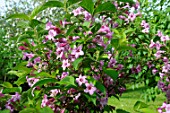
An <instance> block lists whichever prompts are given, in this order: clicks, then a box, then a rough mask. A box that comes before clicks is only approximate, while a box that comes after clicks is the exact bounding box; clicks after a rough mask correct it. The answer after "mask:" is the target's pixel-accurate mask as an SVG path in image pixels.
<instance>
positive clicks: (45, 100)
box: [41, 94, 48, 107]
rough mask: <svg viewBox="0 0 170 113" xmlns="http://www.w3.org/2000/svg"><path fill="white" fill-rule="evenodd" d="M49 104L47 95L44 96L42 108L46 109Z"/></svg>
mask: <svg viewBox="0 0 170 113" xmlns="http://www.w3.org/2000/svg"><path fill="white" fill-rule="evenodd" d="M47 102H48V99H47V95H46V94H45V95H44V98H43V100H42V102H41V107H45V106H46V104H47Z"/></svg>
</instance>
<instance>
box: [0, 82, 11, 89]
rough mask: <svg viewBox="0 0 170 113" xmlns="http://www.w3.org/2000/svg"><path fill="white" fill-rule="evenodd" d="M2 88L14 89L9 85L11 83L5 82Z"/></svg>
mask: <svg viewBox="0 0 170 113" xmlns="http://www.w3.org/2000/svg"><path fill="white" fill-rule="evenodd" d="M0 85H1V86H2V87H5V88H12V87H13V86H12V84H11V83H9V82H3V84H0Z"/></svg>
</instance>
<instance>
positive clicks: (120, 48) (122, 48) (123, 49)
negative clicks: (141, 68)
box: [118, 45, 136, 51]
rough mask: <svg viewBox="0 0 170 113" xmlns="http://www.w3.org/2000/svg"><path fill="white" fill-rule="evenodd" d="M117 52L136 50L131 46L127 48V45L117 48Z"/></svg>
mask: <svg viewBox="0 0 170 113" xmlns="http://www.w3.org/2000/svg"><path fill="white" fill-rule="evenodd" d="M118 50H120V51H127V50H132V51H135V50H136V48H134V47H132V46H128V45H121V46H119V48H118Z"/></svg>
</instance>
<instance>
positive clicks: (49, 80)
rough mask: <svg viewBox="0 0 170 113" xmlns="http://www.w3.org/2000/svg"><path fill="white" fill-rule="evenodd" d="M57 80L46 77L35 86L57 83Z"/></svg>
mask: <svg viewBox="0 0 170 113" xmlns="http://www.w3.org/2000/svg"><path fill="white" fill-rule="evenodd" d="M56 82H57V80H56V79H55V78H44V79H42V80H39V81H38V82H36V83H35V84H34V85H33V86H32V88H33V87H36V86H42V85H44V84H48V83H56Z"/></svg>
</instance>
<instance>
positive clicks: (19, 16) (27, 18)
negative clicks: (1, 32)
mask: <svg viewBox="0 0 170 113" xmlns="http://www.w3.org/2000/svg"><path fill="white" fill-rule="evenodd" d="M15 18H19V19H25V20H30V18H29V17H28V16H27V15H26V14H12V15H10V16H9V17H7V19H15Z"/></svg>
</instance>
